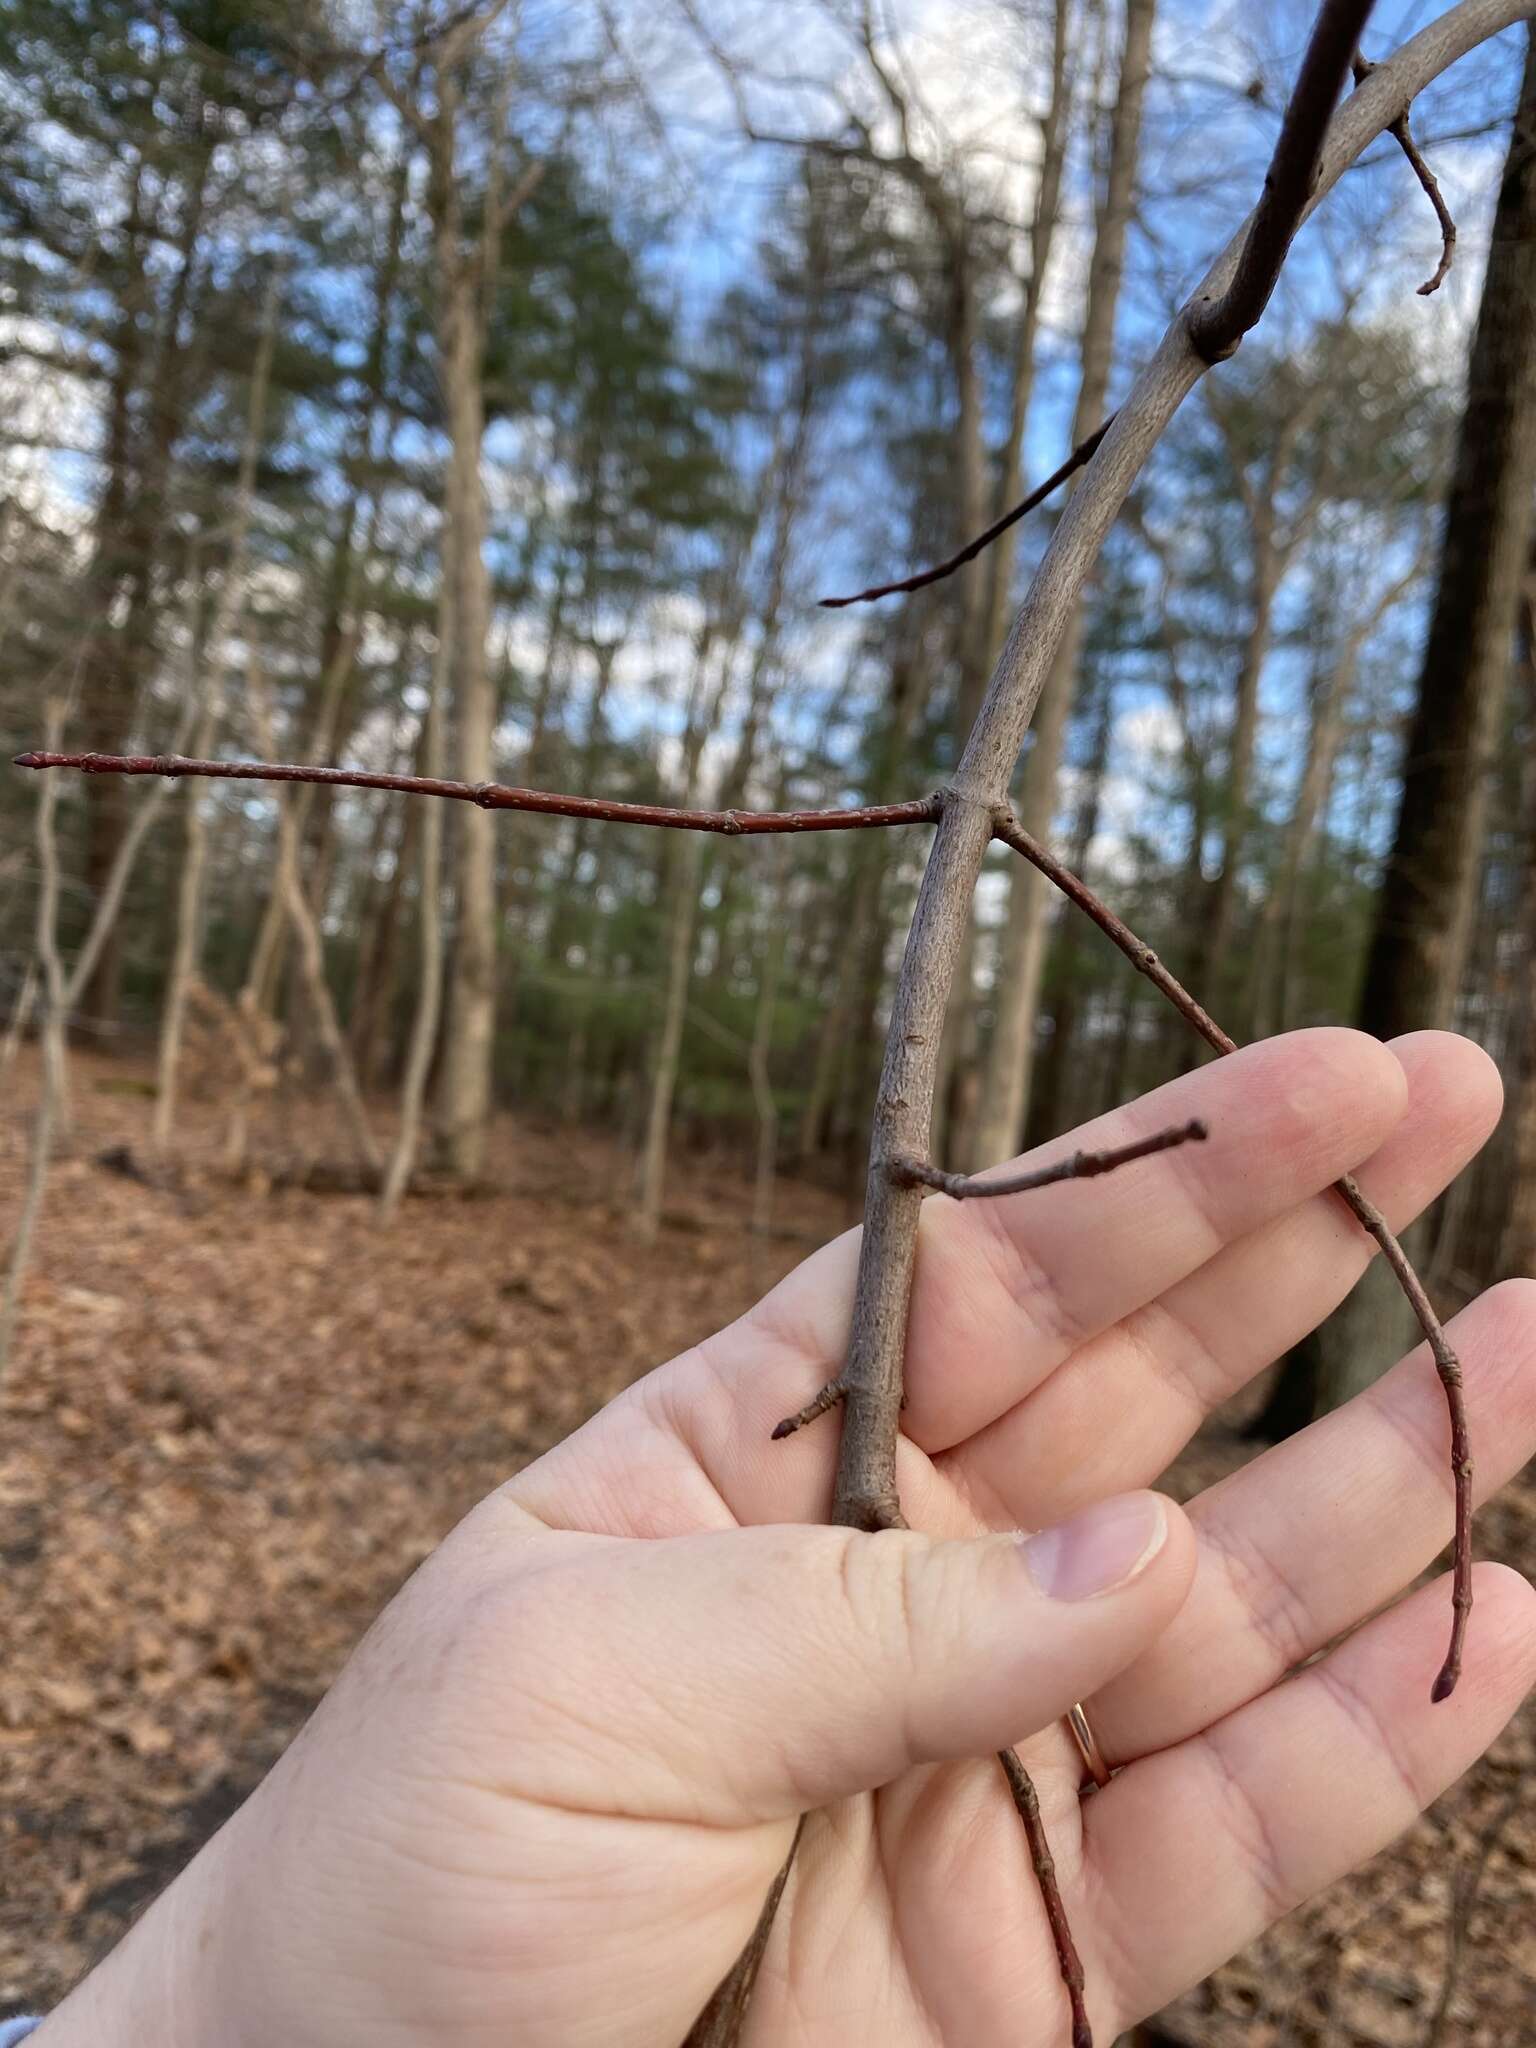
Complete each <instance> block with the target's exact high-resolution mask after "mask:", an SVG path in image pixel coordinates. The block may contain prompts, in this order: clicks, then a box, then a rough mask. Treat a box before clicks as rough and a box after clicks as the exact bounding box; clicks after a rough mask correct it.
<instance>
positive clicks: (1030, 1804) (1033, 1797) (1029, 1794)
mask: <svg viewBox="0 0 1536 2048" xmlns="http://www.w3.org/2000/svg"><path fill="white" fill-rule="evenodd" d="M997 1760H998V1762H999V1763H1000V1764H1001V1765H1002V1767H1003V1776H1004V1777H1005V1778H1006V1779H1007V1780H1008V1790H1009V1791H1010V1792H1011V1793H1012V1794H1013V1803H1014V1805H1015V1807H1016V1808H1017V1809H1018V1815H1019V1819H1020V1820H1021V1821H1023V1823H1024V1838H1025V1840H1026V1841H1027V1842H1028V1844H1029V1859H1030V1862H1031V1863H1032V1864H1033V1865H1034V1869H1035V1882H1036V1883H1037V1884H1038V1885H1039V1887H1040V1896H1041V1898H1042V1899H1044V1901H1045V1910H1046V1915H1047V1917H1048V1918H1049V1920H1050V1923H1051V1939H1052V1940H1053V1941H1054V1942H1055V1944H1056V1955H1057V1960H1058V1961H1059V1963H1060V1965H1061V1981H1062V1982H1063V1983H1064V1984H1065V1985H1066V1987H1067V2002H1068V2004H1069V2005H1070V2007H1071V2009H1072V2048H1093V2029H1092V2027H1091V2026H1090V2025H1089V2023H1088V2004H1087V2000H1086V1998H1085V1997H1084V1979H1083V1964H1082V1958H1081V1957H1080V1956H1079V1955H1078V1952H1077V1943H1076V1942H1075V1941H1074V1940H1073V1939H1072V1928H1071V1925H1070V1923H1069V1922H1068V1919H1067V1915H1066V1911H1065V1908H1064V1907H1063V1906H1062V1903H1061V1886H1060V1884H1059V1883H1058V1882H1057V1878H1056V1859H1055V1857H1054V1856H1052V1854H1051V1845H1050V1843H1049V1841H1048V1840H1047V1839H1046V1833H1045V1823H1044V1821H1043V1820H1042V1819H1041V1817H1040V1796H1039V1794H1038V1793H1037V1792H1036V1790H1035V1783H1034V1780H1033V1778H1031V1777H1030V1775H1029V1773H1028V1771H1026V1770H1025V1768H1024V1766H1023V1764H1022V1763H1020V1761H1019V1757H1018V1752H1017V1751H1016V1750H1012V1749H1000V1750H999V1751H998V1753H997Z"/></svg>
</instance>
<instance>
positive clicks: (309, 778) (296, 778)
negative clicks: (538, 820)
mask: <svg viewBox="0 0 1536 2048" xmlns="http://www.w3.org/2000/svg"><path fill="white" fill-rule="evenodd" d="M15 765H16V766H17V767H18V768H78V769H79V770H80V771H81V772H82V773H83V774H86V775H164V776H172V777H176V776H185V775H204V776H210V777H213V778H215V779H217V780H220V781H224V782H328V783H332V784H336V785H339V786H341V787H344V788H347V789H395V790H401V791H403V792H404V793H405V795H407V796H437V797H446V798H448V799H449V800H450V801H453V802H457V803H465V804H478V805H479V807H480V809H481V810H483V811H535V812H539V813H542V814H544V815H546V816H549V817H556V818H598V819H601V820H603V821H604V822H606V823H608V824H611V825H653V826H659V827H660V828H661V829H662V830H664V831H667V830H670V831H677V832H718V833H720V834H721V835H722V836H724V837H725V838H728V839H731V838H748V837H751V836H754V835H756V836H766V835H767V834H769V833H774V832H852V831H859V830H867V829H869V828H871V827H880V826H886V825H931V824H933V823H934V822H935V821H936V820H937V818H938V816H939V813H940V811H941V810H942V808H943V799H942V797H939V796H937V795H934V796H920V797H913V798H910V799H909V800H908V801H907V802H905V803H899V804H856V805H852V806H850V807H849V808H848V809H846V810H829V811H738V810H731V811H694V810H678V809H675V808H674V807H673V806H671V805H669V804H630V803H620V802H618V801H616V800H611V799H609V798H607V797H596V796H566V795H564V794H563V793H562V792H561V791H559V790H553V789H517V788H515V787H513V786H512V785H510V784H508V783H504V782H451V781H448V780H446V779H445V778H444V777H442V776H440V775H386V774H382V773H375V772H374V771H373V770H372V769H366V768H321V767H318V766H316V765H314V764H312V763H310V762H305V761H194V760H189V759H188V758H187V757H186V756H185V755H183V754H55V753H49V752H33V753H29V754H17V755H16V757H15Z"/></svg>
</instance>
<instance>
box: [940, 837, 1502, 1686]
mask: <svg viewBox="0 0 1536 2048" xmlns="http://www.w3.org/2000/svg"><path fill="white" fill-rule="evenodd" d="M996 836H997V837H998V838H999V839H1000V840H1001V841H1002V842H1003V844H1004V845H1005V846H1011V847H1012V848H1013V850H1014V852H1015V853H1018V854H1022V856H1023V857H1024V859H1025V860H1027V861H1029V862H1031V863H1032V864H1033V865H1034V866H1035V867H1037V868H1038V869H1039V870H1040V872H1041V874H1043V875H1045V876H1046V877H1047V879H1048V880H1050V881H1052V882H1054V883H1055V885H1056V887H1057V888H1058V889H1059V890H1060V891H1061V893H1062V894H1063V895H1064V896H1065V897H1066V898H1067V899H1068V901H1069V902H1071V903H1073V904H1075V905H1076V906H1077V908H1078V909H1079V910H1081V911H1083V912H1084V913H1085V914H1086V915H1087V916H1088V917H1090V918H1092V920H1093V922H1094V923H1095V924H1096V925H1097V926H1098V928H1099V930H1100V931H1101V932H1103V933H1104V935H1105V937H1106V938H1108V939H1109V940H1110V941H1111V942H1112V943H1113V944H1114V945H1116V946H1118V947H1119V949H1120V951H1121V952H1122V953H1123V954H1124V955H1125V957H1126V959H1127V960H1129V961H1130V963H1131V965H1132V966H1133V967H1134V968H1135V969H1136V970H1137V972H1138V973H1140V974H1144V975H1145V976H1146V977H1147V979H1148V981H1150V982H1151V983H1152V985H1153V987H1154V988H1156V989H1158V990H1159V991H1160V992H1161V993H1162V994H1163V995H1165V996H1166V997H1167V998H1168V1000H1169V1002H1170V1003H1172V1004H1173V1007H1174V1008H1175V1009H1176V1010H1177V1011H1178V1012H1179V1014H1180V1015H1181V1016H1182V1017H1183V1018H1184V1019H1185V1020H1186V1022H1187V1023H1188V1024H1189V1025H1190V1027H1191V1029H1192V1030H1194V1031H1197V1032H1198V1033H1199V1034H1200V1036H1201V1037H1202V1038H1203V1039H1204V1040H1205V1042H1206V1044H1207V1045H1209V1046H1212V1047H1214V1049H1215V1050H1216V1051H1217V1052H1218V1053H1221V1054H1223V1055H1225V1054H1226V1053H1229V1052H1236V1051H1237V1041H1236V1039H1234V1038H1229V1037H1228V1035H1227V1033H1226V1032H1225V1031H1223V1030H1222V1028H1221V1026H1220V1025H1219V1024H1218V1023H1217V1022H1216V1021H1215V1019H1214V1018H1213V1017H1211V1016H1210V1015H1209V1013H1208V1012H1207V1011H1205V1010H1203V1009H1202V1008H1201V1006H1200V1005H1199V1003H1197V1002H1196V1001H1195V999H1194V997H1193V996H1192V995H1191V994H1190V993H1189V990H1188V989H1187V988H1185V987H1184V985H1183V983H1182V982H1180V981H1179V980H1177V979H1176V977H1175V976H1173V975H1172V974H1170V973H1169V971H1168V969H1167V968H1166V967H1165V966H1164V965H1163V963H1162V961H1161V960H1159V959H1158V957H1157V955H1156V953H1154V952H1153V950H1152V948H1151V947H1150V946H1149V945H1147V944H1146V943H1145V942H1144V941H1143V940H1141V939H1139V938H1137V936H1136V934H1135V933H1134V932H1133V931H1132V930H1131V928H1130V926H1129V925H1128V924H1127V923H1126V922H1125V920H1124V919H1123V918H1119V917H1116V915H1115V913H1114V912H1113V911H1112V910H1111V909H1110V908H1109V907H1108V905H1107V904H1105V903H1102V902H1101V901H1100V900H1099V898H1098V897H1097V896H1096V895H1095V894H1094V892H1093V891H1092V889H1090V888H1089V886H1088V884H1087V883H1086V882H1085V881H1083V880H1082V878H1081V876H1078V875H1074V874H1073V873H1072V871H1071V869H1070V868H1065V867H1063V866H1062V864H1061V862H1060V861H1059V860H1057V859H1056V857H1055V855H1054V854H1052V853H1049V852H1047V850H1046V849H1045V847H1043V846H1042V845H1041V844H1040V842H1039V840H1037V839H1036V838H1035V837H1034V836H1033V834H1031V833H1029V832H1026V831H1025V830H1024V827H1023V826H1022V825H1021V824H1020V823H1019V821H1018V819H1017V817H1016V816H1014V815H1013V813H1012V812H1011V811H1008V812H1005V813H1004V814H1002V815H1001V816H1000V817H999V820H998V824H997V828H996ZM1334 1187H1335V1189H1336V1190H1337V1192H1338V1194H1339V1195H1340V1196H1341V1197H1342V1199H1343V1200H1344V1202H1345V1204H1346V1205H1347V1207H1348V1208H1349V1209H1350V1211H1351V1213H1352V1214H1353V1215H1354V1216H1355V1218H1356V1219H1357V1221H1358V1222H1359V1223H1360V1225H1361V1227H1362V1228H1363V1229H1364V1230H1366V1231H1367V1232H1368V1233H1369V1234H1370V1235H1371V1236H1372V1237H1373V1238H1374V1239H1375V1240H1376V1243H1377V1244H1378V1245H1379V1246H1380V1248H1381V1251H1382V1255H1383V1256H1384V1257H1385V1259H1386V1261H1387V1264H1388V1265H1389V1266H1390V1267H1391V1268H1392V1271H1393V1273H1394V1274H1395V1275H1396V1278H1397V1282H1398V1285H1399V1286H1400V1287H1401V1288H1402V1290H1403V1293H1404V1294H1405V1295H1406V1296H1407V1298H1408V1303H1409V1306H1410V1307H1411V1308H1412V1310H1413V1313H1414V1315H1415V1316H1416V1317H1417V1319H1418V1324H1419V1328H1420V1329H1421V1330H1422V1331H1423V1332H1424V1337H1425V1341H1426V1342H1427V1343H1428V1345H1429V1349H1430V1354H1431V1356H1432V1357H1433V1358H1434V1361H1435V1371H1436V1372H1437V1373H1438V1374H1439V1377H1440V1384H1441V1385H1442V1386H1443V1387H1444V1389H1445V1405H1446V1409H1447V1411H1448V1413H1449V1415H1450V1422H1451V1478H1452V1484H1453V1488H1454V1492H1455V1496H1456V1535H1455V1550H1454V1557H1453V1563H1452V1572H1451V1641H1450V1647H1449V1649H1448V1650H1447V1651H1446V1657H1445V1662H1444V1664H1442V1666H1441V1667H1440V1670H1439V1673H1438V1674H1437V1676H1436V1678H1435V1682H1434V1685H1433V1686H1432V1687H1431V1689H1430V1698H1431V1699H1432V1700H1435V1701H1437V1702H1438V1701H1440V1700H1448V1699H1449V1698H1450V1696H1451V1694H1452V1693H1453V1692H1454V1691H1455V1690H1456V1681H1457V1680H1458V1679H1459V1678H1460V1676H1461V1659H1462V1651H1463V1647H1464V1645H1465V1642H1466V1634H1467V1617H1468V1616H1469V1615H1470V1614H1471V1612H1472V1450H1471V1443H1470V1439H1469V1437H1468V1432H1467V1408H1466V1397H1465V1394H1464V1391H1463V1387H1462V1372H1461V1364H1460V1361H1459V1360H1458V1358H1457V1356H1456V1353H1455V1352H1454V1351H1453V1350H1452V1348H1451V1345H1450V1341H1449V1339H1448V1338H1447V1337H1446V1334H1445V1329H1444V1326H1443V1324H1442V1323H1441V1321H1440V1318H1439V1317H1438V1316H1437V1315H1436V1314H1435V1310H1434V1305H1433V1303H1432V1302H1431V1301H1430V1299H1429V1296H1428V1295H1427V1294H1426V1293H1425V1291H1424V1285H1423V1282H1422V1281H1421V1280H1420V1279H1419V1276H1418V1274H1417V1273H1416V1272H1415V1271H1414V1269H1413V1262H1412V1261H1411V1260H1410V1259H1409V1257H1408V1254H1407V1253H1406V1252H1405V1251H1404V1250H1403V1248H1402V1246H1401V1245H1400V1244H1399V1243H1398V1241H1397V1238H1396V1237H1395V1236H1394V1235H1393V1232H1392V1230H1391V1228H1390V1226H1389V1225H1388V1223H1387V1219H1386V1218H1385V1216H1383V1215H1382V1213H1381V1211H1380V1210H1379V1209H1378V1208H1377V1207H1376V1204H1375V1203H1374V1202H1373V1201H1371V1199H1370V1197H1369V1196H1368V1195H1366V1194H1365V1193H1364V1192H1363V1191H1362V1189H1361V1187H1360V1185H1359V1183H1358V1182H1357V1181H1356V1180H1355V1178H1354V1176H1353V1174H1348V1173H1346V1174H1345V1175H1344V1176H1343V1177H1342V1179H1340V1180H1337V1181H1335V1183H1334ZM996 1191H997V1187H996V1184H994V1185H993V1187H992V1188H991V1189H987V1188H986V1187H985V1185H983V1187H982V1188H979V1189H973V1190H971V1192H973V1193H982V1192H996ZM951 1192H954V1190H951Z"/></svg>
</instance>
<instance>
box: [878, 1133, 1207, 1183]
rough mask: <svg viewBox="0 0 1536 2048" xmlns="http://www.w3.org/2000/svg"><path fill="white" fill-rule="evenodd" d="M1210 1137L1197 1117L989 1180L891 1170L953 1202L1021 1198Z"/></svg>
mask: <svg viewBox="0 0 1536 2048" xmlns="http://www.w3.org/2000/svg"><path fill="white" fill-rule="evenodd" d="M1209 1136H1210V1133H1209V1132H1208V1131H1207V1129H1206V1127H1205V1125H1204V1124H1203V1123H1201V1122H1200V1121H1199V1119H1198V1118H1194V1119H1192V1120H1191V1121H1190V1122H1189V1123H1187V1124H1179V1125H1177V1126H1176V1127H1175V1128H1174V1129H1173V1130H1171V1131H1156V1132H1154V1133H1153V1135H1152V1136H1151V1137H1150V1138H1138V1139H1137V1140H1136V1142H1135V1143H1134V1144H1132V1145H1120V1146H1117V1147H1116V1149H1115V1150H1114V1151H1112V1152H1073V1153H1071V1154H1070V1155H1069V1156H1068V1157H1067V1158H1065V1159H1058V1160H1056V1161H1055V1162H1054V1163H1053V1164H1052V1165H1050V1166H1037V1167H1035V1168H1033V1169H1032V1170H1031V1171H1030V1172H1029V1173H1012V1174H1005V1175H1003V1176H1002V1178H1001V1179H998V1180H989V1179H987V1178H986V1176H985V1175H983V1174H971V1173H946V1172H945V1171H944V1169H943V1168H942V1167H940V1166H929V1165H928V1164H927V1162H926V1161H925V1160H921V1159H893V1160H892V1161H891V1172H892V1173H893V1174H894V1175H895V1176H896V1178H897V1179H898V1180H902V1181H905V1182H906V1183H907V1185H908V1186H909V1187H910V1186H912V1185H914V1184H916V1185H917V1186H919V1187H925V1188H937V1189H938V1190H939V1191H940V1193H942V1194H946V1195H950V1196H952V1197H953V1198H954V1200H955V1201H957V1202H963V1201H965V1200H966V1199H967V1198H970V1197H974V1196H977V1195H1024V1194H1028V1193H1030V1191H1031V1190H1032V1189H1034V1188H1049V1187H1054V1186H1055V1185H1056V1183H1057V1182H1058V1181H1063V1180H1093V1179H1094V1178H1095V1177H1096V1176H1097V1175H1098V1174H1101V1173H1113V1172H1114V1171H1115V1170H1116V1168H1117V1167H1121V1166H1129V1165H1130V1164H1131V1162H1132V1161H1133V1160H1136V1159H1150V1158H1151V1157H1152V1156H1153V1154H1154V1153H1157V1152H1171V1151H1172V1150H1173V1149H1174V1147H1175V1146H1176V1145H1188V1144H1191V1143H1194V1144H1199V1143H1201V1142H1203V1141H1204V1140H1205V1139H1206V1138H1207V1137H1209Z"/></svg>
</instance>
